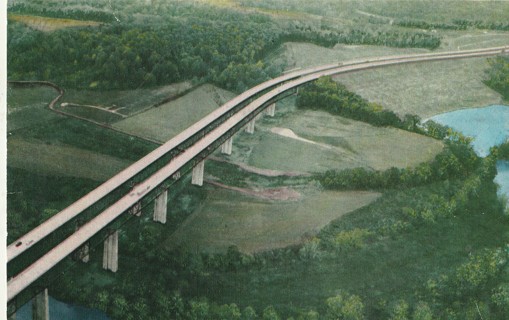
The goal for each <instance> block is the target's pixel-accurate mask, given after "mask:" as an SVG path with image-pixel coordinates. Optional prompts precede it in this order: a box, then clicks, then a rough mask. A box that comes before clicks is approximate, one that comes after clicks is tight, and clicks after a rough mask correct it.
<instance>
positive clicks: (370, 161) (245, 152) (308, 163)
mask: <svg viewBox="0 0 509 320" xmlns="http://www.w3.org/2000/svg"><path fill="white" fill-rule="evenodd" d="M277 110H278V112H280V114H279V116H278V117H276V118H275V119H270V118H267V117H266V118H264V120H261V121H258V122H257V125H256V131H255V134H254V135H252V136H251V135H248V134H247V133H244V132H241V133H239V134H237V135H236V136H235V137H234V148H233V153H232V159H235V161H241V162H244V163H247V164H248V165H250V166H254V167H259V168H264V169H272V170H281V171H290V172H323V171H326V170H329V169H344V168H354V167H365V168H372V169H376V170H384V169H387V168H390V167H400V168H406V167H412V166H415V165H417V164H419V163H421V162H424V161H429V160H431V159H433V158H434V156H435V155H436V154H437V153H438V152H440V151H441V150H442V144H441V143H440V142H438V141H436V140H433V139H431V138H427V137H423V136H420V135H417V134H414V133H409V132H407V131H403V130H399V129H394V128H378V127H373V126H370V125H368V124H365V123H362V122H359V121H354V120H349V119H345V118H342V117H339V116H333V115H330V114H328V113H326V112H321V111H309V110H306V111H303V110H294V111H289V110H293V107H291V106H290V105H287V106H284V104H278V107H277ZM285 110H286V111H285ZM274 127H281V128H288V129H291V130H292V131H293V132H294V133H295V134H296V135H297V136H299V137H301V138H304V139H306V140H309V141H310V142H304V141H300V140H297V139H294V138H290V137H285V136H281V135H279V134H276V133H273V132H271V130H272V129H273V128H274ZM311 142H314V143H316V144H313V143H311Z"/></svg>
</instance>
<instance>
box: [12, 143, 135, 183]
mask: <svg viewBox="0 0 509 320" xmlns="http://www.w3.org/2000/svg"><path fill="white" fill-rule="evenodd" d="M7 157H8V164H9V167H12V168H18V169H25V170H28V171H31V172H36V173H37V174H40V175H54V176H63V177H77V178H87V179H91V180H96V181H105V180H108V179H109V178H111V177H112V176H113V175H114V174H116V173H117V172H119V171H120V170H122V169H124V168H126V167H127V166H128V165H129V164H130V162H129V161H126V160H123V159H120V158H115V157H112V156H108V155H104V154H100V153H96V152H91V151H87V150H83V149H78V148H75V147H71V146H68V145H54V144H48V143H45V142H44V141H40V140H33V141H30V140H23V139H19V138H12V139H9V140H8V142H7Z"/></svg>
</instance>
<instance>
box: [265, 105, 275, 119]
mask: <svg viewBox="0 0 509 320" xmlns="http://www.w3.org/2000/svg"><path fill="white" fill-rule="evenodd" d="M266 112H267V115H268V116H269V117H273V116H274V115H275V114H276V103H275V102H274V103H273V104H271V105H270V106H268V107H267V110H266Z"/></svg>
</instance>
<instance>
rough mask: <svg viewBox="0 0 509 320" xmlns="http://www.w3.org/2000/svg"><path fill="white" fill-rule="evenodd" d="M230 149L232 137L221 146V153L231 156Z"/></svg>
mask: <svg viewBox="0 0 509 320" xmlns="http://www.w3.org/2000/svg"><path fill="white" fill-rule="evenodd" d="M232 147H233V137H230V138H228V140H226V141H225V142H224V143H223V144H222V145H221V153H224V154H227V155H230V154H232Z"/></svg>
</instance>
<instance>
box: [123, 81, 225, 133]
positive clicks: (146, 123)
mask: <svg viewBox="0 0 509 320" xmlns="http://www.w3.org/2000/svg"><path fill="white" fill-rule="evenodd" d="M234 96H235V94H233V93H231V92H228V91H226V90H222V89H219V88H216V87H214V86H212V85H208V84H207V85H203V86H200V87H198V88H197V89H195V90H193V91H191V92H190V93H188V94H186V95H185V96H183V97H180V98H178V99H176V100H174V101H171V102H168V103H165V104H163V105H161V106H159V107H156V108H152V109H150V110H148V111H146V112H143V113H140V114H138V115H135V116H133V117H130V118H128V119H125V120H122V121H119V122H117V123H115V124H114V127H115V128H117V129H120V130H122V131H124V132H129V133H133V134H136V135H139V136H143V137H145V138H149V139H153V140H157V141H161V142H164V141H167V140H168V139H171V138H173V137H174V136H176V135H177V134H179V133H180V132H182V131H183V130H185V129H186V128H188V127H189V126H190V125H192V124H193V123H195V122H196V121H198V120H200V119H201V118H203V117H205V116H206V115H207V114H209V113H210V112H212V111H213V110H214V109H216V108H217V107H219V106H220V105H222V104H223V103H225V102H226V101H228V100H230V99H231V98H233V97H234Z"/></svg>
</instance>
